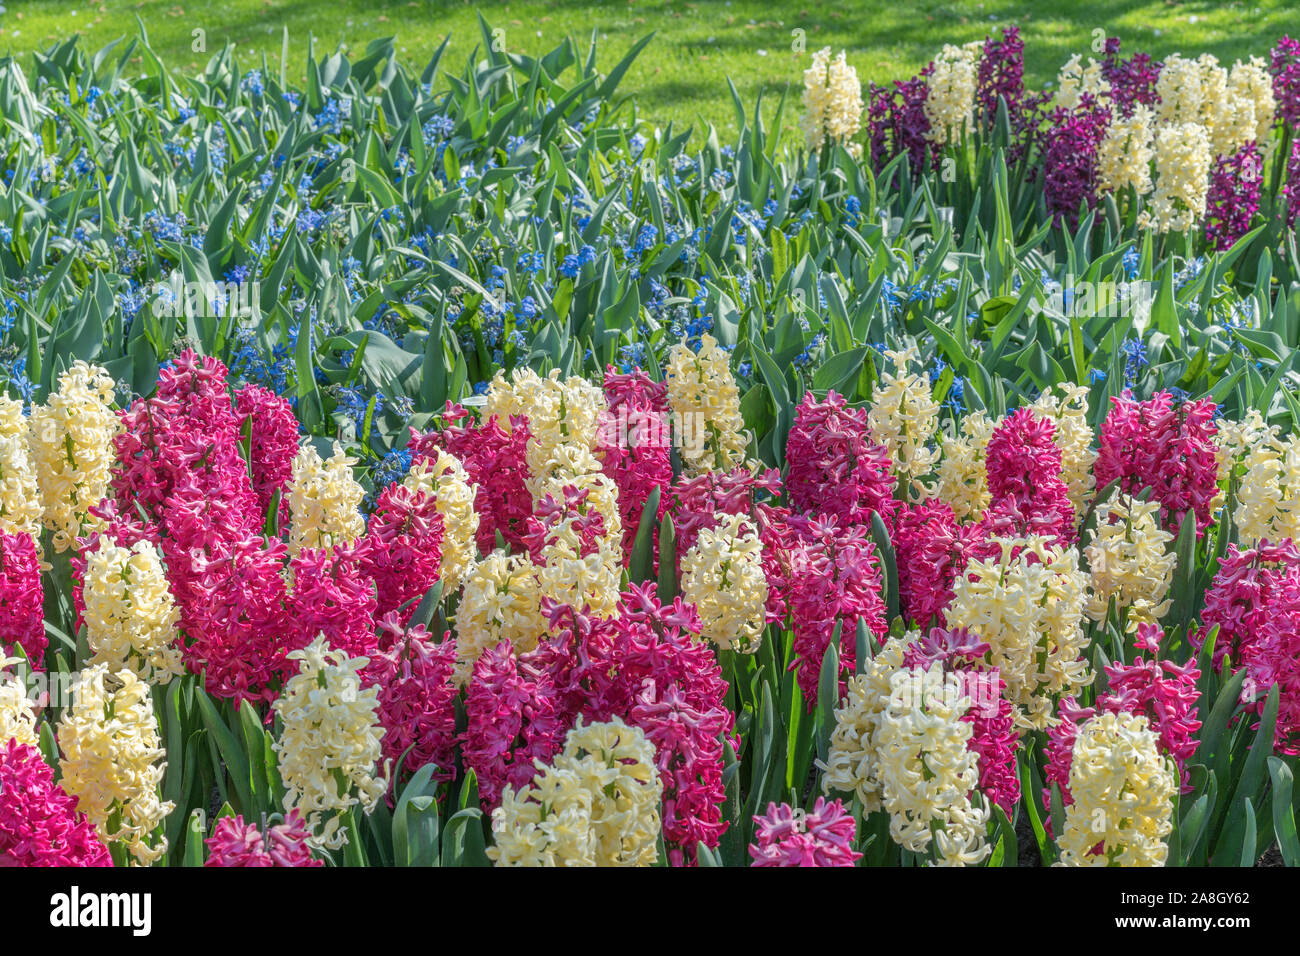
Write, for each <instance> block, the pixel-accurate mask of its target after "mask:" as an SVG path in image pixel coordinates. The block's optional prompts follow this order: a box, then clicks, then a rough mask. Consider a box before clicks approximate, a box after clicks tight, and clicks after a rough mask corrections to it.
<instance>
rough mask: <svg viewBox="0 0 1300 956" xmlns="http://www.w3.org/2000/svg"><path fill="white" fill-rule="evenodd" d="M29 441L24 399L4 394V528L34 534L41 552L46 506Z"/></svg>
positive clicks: (0, 457) (0, 521)
mask: <svg viewBox="0 0 1300 956" xmlns="http://www.w3.org/2000/svg"><path fill="white" fill-rule="evenodd" d="M27 440H28V439H27V417H26V416H25V415H23V406H22V402H18V401H15V400H14V399H12V398H10V397H9V396H8V395H0V531H3V532H5V533H6V534H29V535H31V536H32V539H33V540H34V541H35V542H36V546H37V550H38V552H39V550H40V538H41V515H42V513H43V512H44V508H43V506H42V505H41V489H40V486H39V485H38V484H37V481H36V466H35V465H34V464H33V463H32V457H31V453H30V451H29V450H28V447H27Z"/></svg>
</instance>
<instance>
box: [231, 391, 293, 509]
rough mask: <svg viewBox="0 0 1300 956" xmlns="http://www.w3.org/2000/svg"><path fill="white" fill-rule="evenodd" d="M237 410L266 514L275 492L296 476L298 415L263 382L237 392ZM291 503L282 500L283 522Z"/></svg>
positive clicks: (256, 487)
mask: <svg viewBox="0 0 1300 956" xmlns="http://www.w3.org/2000/svg"><path fill="white" fill-rule="evenodd" d="M235 412H236V413H237V414H238V416H239V421H240V427H241V428H247V429H248V430H249V432H248V437H249V449H248V451H249V455H248V458H249V461H248V465H249V468H250V470H251V471H252V482H253V491H254V493H255V494H256V495H257V504H258V508H259V509H260V510H261V513H262V514H263V515H265V514H266V512H267V509H268V508H270V506H271V499H272V498H274V497H275V494H276V492H281V493H283V492H284V490H285V489H286V488H288V487H289V481H290V479H291V478H292V477H293V459H294V456H295V455H297V454H298V419H297V418H295V417H294V414H293V409H292V408H291V407H290V406H289V403H288V402H287V401H285V399H284V398H283V397H282V396H279V395H277V394H275V392H272V391H271V390H270V389H266V388H262V387H261V386H260V385H245V386H243V387H242V388H240V389H238V390H236V392H235ZM288 513H289V503H288V501H287V500H285V499H284V498H281V500H280V507H279V518H280V520H281V521H282V522H283V521H284V520H285V519H286V518H287V517H288Z"/></svg>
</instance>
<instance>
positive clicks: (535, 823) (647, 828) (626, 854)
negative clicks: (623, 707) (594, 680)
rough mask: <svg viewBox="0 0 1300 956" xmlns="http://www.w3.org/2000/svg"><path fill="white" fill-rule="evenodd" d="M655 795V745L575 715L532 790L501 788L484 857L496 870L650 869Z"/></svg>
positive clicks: (659, 792)
mask: <svg viewBox="0 0 1300 956" xmlns="http://www.w3.org/2000/svg"><path fill="white" fill-rule="evenodd" d="M662 796H663V783H662V781H661V780H660V779H659V772H658V770H657V769H656V767H655V748H654V745H653V744H651V743H650V742H649V741H648V740H646V737H645V734H644V732H642V730H641V729H640V728H639V727H629V726H627V725H626V724H624V723H623V721H622V720H621V719H619V718H617V717H615V718H614V719H613V720H611V721H608V722H604V723H592V724H586V725H584V724H583V723H582V720H581V718H579V720H578V724H577V726H575V727H574V728H573V729H572V730H570V731H569V733H568V736H567V737H566V738H565V741H564V750H563V751H562V752H560V753H559V754H557V755H556V757H555V760H554V762H553V763H552V765H551V766H549V767H545V766H541V765H540V762H539V770H538V773H537V775H536V776H535V777H534V778H533V783H532V786H529V787H524V788H522V789H521V790H519V791H518V792H516V791H515V790H514V789H513V788H512V787H506V788H505V790H504V791H503V793H502V797H501V805H500V806H499V807H497V808H496V809H495V810H493V811H492V834H493V845H492V846H491V847H489V848H488V851H487V853H488V857H489V858H490V859H491V860H492V861H493V862H494V863H495V864H496V865H497V866H652V865H653V864H654V863H655V860H656V859H657V856H658V851H657V845H656V844H657V839H658V836H659V830H660V819H659V801H660V799H661V798H662Z"/></svg>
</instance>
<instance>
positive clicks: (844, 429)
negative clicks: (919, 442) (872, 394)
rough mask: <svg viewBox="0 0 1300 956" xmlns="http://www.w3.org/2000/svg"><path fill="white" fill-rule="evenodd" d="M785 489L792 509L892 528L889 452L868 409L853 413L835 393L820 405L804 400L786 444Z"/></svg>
mask: <svg viewBox="0 0 1300 956" xmlns="http://www.w3.org/2000/svg"><path fill="white" fill-rule="evenodd" d="M786 460H787V461H788V462H789V463H790V470H789V474H787V475H786V480H785V488H786V494H787V496H788V497H789V500H790V505H791V506H792V507H793V508H794V509H795V510H797V511H802V512H805V513H808V514H824V515H831V516H833V517H835V518H837V519H838V520H839V521H840V522H841V523H843V524H869V523H870V521H871V516H872V514H875V513H879V514H880V516H881V518H882V519H883V520H884V522H885V526H886V527H887V528H892V527H893V517H894V510H895V507H896V502H895V501H894V488H895V486H896V485H897V483H898V482H897V480H896V479H895V478H894V475H893V473H892V472H891V470H890V465H891V461H890V457H889V449H888V448H886V447H885V446H884V445H883V444H881V443H879V442H876V441H874V440H873V439H872V437H871V429H870V427H869V426H868V425H867V410H866V409H865V408H850V407H848V405H847V403H846V402H845V401H844V397H843V396H842V395H839V394H837V393H835V392H830V393H829V394H828V395H827V396H826V399H825V401H821V402H818V401H816V399H814V397H813V394H812V392H808V393H807V394H805V395H804V399H803V401H802V402H800V404H799V409H798V412H797V413H796V415H795V421H794V425H793V427H791V429H790V437H789V440H788V442H787V444H786Z"/></svg>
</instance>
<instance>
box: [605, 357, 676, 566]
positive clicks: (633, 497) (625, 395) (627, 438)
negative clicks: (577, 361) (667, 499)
mask: <svg viewBox="0 0 1300 956" xmlns="http://www.w3.org/2000/svg"><path fill="white" fill-rule="evenodd" d="M605 398H606V401H607V402H608V405H609V407H608V409H603V410H602V411H601V413H600V421H599V427H598V429H597V443H596V445H597V448H596V453H597V457H599V458H600V463H601V470H602V471H603V472H604V473H605V474H606V475H608V476H609V478H610V480H612V481H613V482H614V484H615V485H617V486H618V508H619V516H620V518H621V519H622V522H623V558H624V562H627V561H630V560H631V557H632V544H633V542H634V541H636V534H637V529H638V528H639V527H640V525H641V512H642V511H643V510H644V509H645V505H646V500H647V499H648V498H649V496H650V493H651V492H652V491H653V490H654V489H655V488H659V489H662V490H661V492H660V493H661V494H662V493H663V492H664V491H667V489H668V486H669V485H671V484H672V482H673V464H672V456H671V454H670V449H671V447H672V435H671V433H670V431H669V427H668V386H667V384H666V383H665V382H654V381H651V379H650V376H648V375H646V373H645V372H643V371H641V370H640V369H637V370H635V371H633V372H631V373H628V374H622V373H620V372H618V371H616V370H615V369H614V367H613V366H610V367H609V368H608V369H606V371H605Z"/></svg>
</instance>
